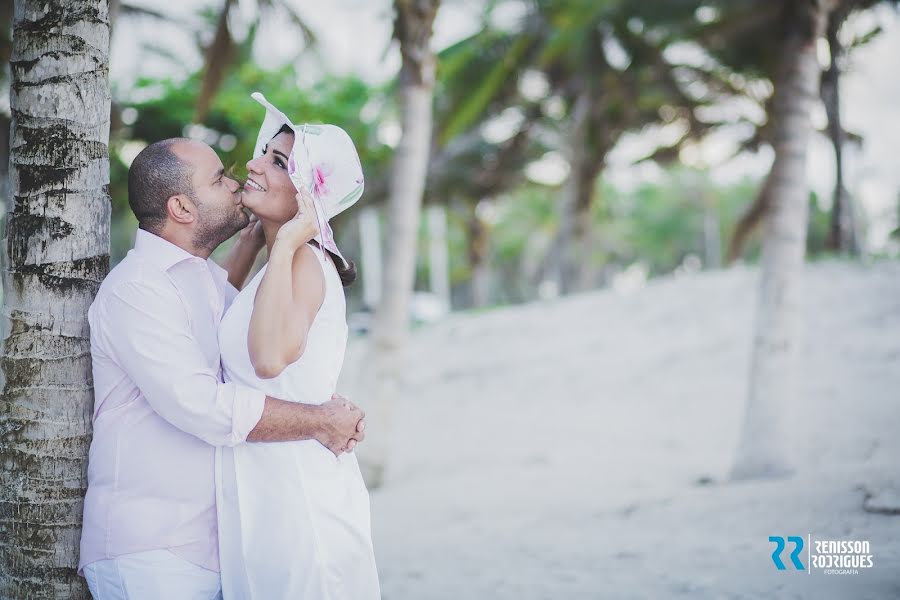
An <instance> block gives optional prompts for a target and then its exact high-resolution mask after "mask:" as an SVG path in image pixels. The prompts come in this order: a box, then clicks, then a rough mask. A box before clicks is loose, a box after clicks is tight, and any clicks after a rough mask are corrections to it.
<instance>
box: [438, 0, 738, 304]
mask: <svg viewBox="0 0 900 600" xmlns="http://www.w3.org/2000/svg"><path fill="white" fill-rule="evenodd" d="M525 4H526V5H527V6H528V8H529V10H528V13H527V15H526V16H525V17H524V18H523V19H521V21H520V22H519V23H517V24H515V25H514V27H513V28H512V30H510V31H503V30H496V29H494V28H492V27H491V26H488V25H486V26H485V27H484V28H483V29H482V30H481V31H480V32H478V33H476V34H475V35H473V36H471V37H470V38H468V39H466V40H464V41H463V42H460V43H459V44H457V46H460V48H459V49H448V52H449V53H450V56H448V61H449V63H450V65H451V66H450V67H448V69H447V70H448V71H450V72H451V74H450V76H449V79H450V80H451V81H453V82H455V85H450V86H448V87H449V95H448V94H446V93H444V94H442V96H449V98H442V100H441V103H443V104H450V105H451V106H452V107H453V110H450V111H446V112H447V113H448V116H447V117H446V118H445V119H444V120H443V121H442V126H441V127H440V130H439V133H438V141H439V144H447V143H449V142H450V140H452V139H454V138H455V136H458V135H460V134H461V133H464V132H466V131H469V130H470V128H473V127H479V126H481V125H482V123H483V122H484V120H485V115H493V114H497V113H498V112H500V111H501V110H503V109H504V108H508V107H517V108H519V109H520V112H523V113H524V110H522V104H521V103H522V102H523V99H522V98H521V96H519V95H518V94H517V92H516V90H517V86H516V84H517V82H518V81H519V78H520V77H521V76H522V75H523V74H524V73H525V72H527V71H529V70H530V71H536V72H539V73H542V74H543V76H544V77H545V78H546V80H547V81H548V83H549V86H548V87H549V89H550V90H552V92H551V95H555V96H556V97H557V99H560V100H562V101H563V104H564V106H565V117H564V118H563V119H564V122H563V123H554V122H552V120H550V119H544V121H545V123H544V125H546V126H547V127H548V128H550V129H555V130H557V132H558V136H557V137H558V138H559V141H560V144H559V146H560V150H562V151H563V152H564V153H565V154H566V156H567V159H568V162H569V166H570V174H569V178H568V180H567V182H566V185H565V186H564V188H563V191H562V198H561V203H560V211H559V213H560V227H559V232H558V234H557V236H556V241H555V242H554V243H553V244H552V245H551V252H550V253H549V254H548V256H547V257H546V260H545V264H544V266H543V268H542V271H544V272H545V273H546V272H555V277H556V278H557V279H558V280H559V283H560V287H561V288H562V290H563V291H570V290H575V289H580V288H583V287H586V285H587V284H588V281H589V279H590V276H591V274H592V270H591V265H590V250H591V244H590V242H591V234H592V231H591V229H592V224H591V214H592V205H593V202H594V200H595V187H596V181H597V178H598V176H599V175H600V173H602V171H603V169H604V166H605V164H606V157H607V154H608V153H609V151H610V150H611V149H612V148H613V147H614V146H615V145H616V143H617V142H618V141H619V139H620V138H621V137H622V135H624V134H625V133H626V132H628V131H635V130H640V129H642V128H643V127H645V126H647V125H650V124H654V123H657V122H659V121H660V109H663V108H665V109H666V111H667V112H668V113H669V114H675V115H677V116H676V117H673V118H677V119H678V120H679V121H682V122H684V123H685V125H686V128H685V129H686V131H685V134H684V136H683V137H682V138H681V139H680V140H679V141H678V142H677V143H676V144H674V145H673V146H672V147H667V148H663V149H662V150H664V151H665V152H659V153H654V155H652V157H651V158H653V159H661V158H662V157H663V155H664V154H666V153H667V155H668V156H672V155H673V153H674V152H675V151H676V150H677V149H678V148H679V147H680V145H681V144H683V143H685V142H687V141H688V140H691V139H696V138H698V137H702V135H704V133H705V132H706V131H708V130H709V129H711V128H713V127H715V126H716V125H717V123H705V122H702V121H701V120H699V119H698V118H697V117H696V116H695V110H696V109H697V108H698V107H701V106H703V105H705V104H708V103H710V102H711V100H712V98H697V97H693V96H692V95H690V94H688V93H686V92H685V90H684V89H683V88H682V84H681V82H680V81H679V78H678V76H677V75H678V74H679V73H678V70H679V69H682V68H684V67H682V66H681V65H677V64H672V63H671V62H670V61H669V60H668V59H667V58H666V56H665V53H664V51H665V50H666V48H667V46H668V45H670V44H672V43H674V42H676V41H678V40H679V37H678V35H677V34H678V33H679V32H680V30H681V29H684V23H685V22H686V21H692V20H693V18H694V11H695V8H696V6H697V5H698V4H699V2H683V3H677V5H676V6H672V4H673V3H664V2H658V3H645V4H642V5H635V4H633V3H628V2H624V1H622V0H604V1H596V0H577V1H565V2H563V1H559V0H539V1H535V2H526V3H525ZM635 20H639V21H640V22H641V23H642V24H645V25H642V27H645V29H646V31H644V30H641V29H638V30H635V28H634V26H633V21H635ZM651 31H652V35H651V34H650V33H651ZM661 34H662V35H661ZM609 46H615V47H617V48H619V49H620V51H621V53H622V54H623V55H624V56H623V57H621V58H620V60H622V59H624V60H627V61H628V64H627V68H625V67H626V65H623V64H612V63H611V61H610V60H608V58H607V48H608V47H609ZM451 51H452V52H451ZM698 71H699V70H698ZM704 75H707V74H704ZM707 76H708V75H707ZM720 87H721V86H720ZM454 89H455V90H456V93H455V94H454Z"/></svg>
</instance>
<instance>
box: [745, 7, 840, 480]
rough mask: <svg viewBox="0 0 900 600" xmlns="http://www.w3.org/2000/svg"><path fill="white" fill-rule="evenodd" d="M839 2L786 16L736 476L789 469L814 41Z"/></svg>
mask: <svg viewBox="0 0 900 600" xmlns="http://www.w3.org/2000/svg"><path fill="white" fill-rule="evenodd" d="M834 7H835V2H831V1H826V0H820V1H817V2H816V1H808V0H806V1H804V0H793V1H791V2H786V3H784V7H783V12H782V14H781V23H780V25H781V27H780V31H781V40H780V44H779V48H778V49H779V52H780V56H781V58H780V64H779V68H778V70H777V72H776V76H775V78H774V81H773V83H774V86H775V91H774V96H773V99H772V115H771V116H772V145H773V147H774V150H775V161H774V163H773V165H772V172H771V174H770V176H769V179H768V184H767V185H768V195H769V202H770V208H769V210H768V212H767V213H766V214H765V217H764V234H763V246H762V274H761V281H760V295H759V300H758V306H757V317H756V319H757V322H756V333H755V336H754V341H753V351H752V362H751V367H750V388H749V397H748V399H747V409H746V416H745V420H744V426H743V431H742V433H741V439H740V443H739V446H738V451H737V458H736V461H735V464H734V468H733V470H732V477H733V478H735V479H744V478H755V477H775V476H781V475H785V474H788V473H790V471H791V464H790V459H789V452H788V447H787V439H788V436H787V432H786V431H785V419H784V416H783V415H784V412H785V410H786V409H787V406H788V405H789V403H790V402H791V395H792V393H793V385H792V383H793V373H794V360H793V359H794V355H795V354H796V351H797V345H798V327H799V321H800V318H801V311H802V306H801V301H802V300H801V292H802V290H801V283H800V277H801V276H802V270H803V261H804V253H805V250H806V228H807V220H808V211H809V202H808V197H809V185H808V183H807V179H806V157H807V149H808V145H809V139H810V136H811V134H812V125H811V121H810V112H811V109H812V106H813V102H814V101H815V99H816V98H818V90H819V73H820V69H819V63H818V60H817V57H816V43H817V41H818V40H819V39H820V38H821V37H822V35H823V34H824V33H825V27H826V24H827V22H828V17H829V14H830V12H831V11H832V10H833V8H834Z"/></svg>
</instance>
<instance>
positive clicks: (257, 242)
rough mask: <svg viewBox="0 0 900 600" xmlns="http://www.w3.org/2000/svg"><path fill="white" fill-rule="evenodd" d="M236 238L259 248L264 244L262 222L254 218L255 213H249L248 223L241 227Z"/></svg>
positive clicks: (264, 237)
mask: <svg viewBox="0 0 900 600" xmlns="http://www.w3.org/2000/svg"><path fill="white" fill-rule="evenodd" d="M238 239H239V240H240V241H241V242H243V243H245V244H249V245H250V246H252V247H255V248H257V249H260V250H261V249H262V247H263V246H265V245H266V236H265V234H264V233H263V227H262V222H261V221H260V220H259V219H258V218H256V215H254V214H251V215H250V223H249V224H248V225H247V226H246V227H244V228H243V229H241V232H240V234H238Z"/></svg>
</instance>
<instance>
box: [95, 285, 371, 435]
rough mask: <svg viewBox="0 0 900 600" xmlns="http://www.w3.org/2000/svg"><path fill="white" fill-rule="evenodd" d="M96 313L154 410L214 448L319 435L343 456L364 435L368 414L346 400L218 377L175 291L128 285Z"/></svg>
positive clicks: (109, 342) (107, 339) (107, 338)
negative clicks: (291, 394)
mask: <svg viewBox="0 0 900 600" xmlns="http://www.w3.org/2000/svg"><path fill="white" fill-rule="evenodd" d="M98 310H99V315H98V316H99V317H100V319H102V321H101V322H103V323H104V325H105V326H104V327H102V328H100V330H99V332H98V333H100V335H102V337H103V341H104V343H105V344H106V345H107V346H108V347H109V349H110V351H111V352H112V354H113V355H114V356H115V358H116V362H117V363H118V364H119V366H120V367H121V368H122V369H123V371H125V373H126V374H128V376H129V378H130V379H131V380H132V381H133V382H134V383H135V385H136V386H137V387H138V388H139V389H140V390H141V392H142V393H143V395H144V398H146V400H147V402H148V403H149V404H150V406H151V407H152V408H153V410H154V411H156V413H157V414H159V415H160V416H161V417H162V418H163V419H165V420H166V421H168V422H169V423H171V424H172V425H174V426H175V427H177V428H179V429H181V430H182V431H184V432H186V433H189V434H191V435H194V436H196V437H198V438H200V439H202V440H203V441H205V442H207V443H209V444H211V445H214V446H234V445H236V444H240V443H242V442H244V441H246V440H248V438H249V439H250V441H260V442H262V441H272V442H275V441H288V440H305V439H316V440H318V441H319V442H321V443H322V445H324V446H326V447H327V448H328V449H329V450H331V451H332V452H335V453H339V452H340V451H343V450H345V449H347V450H349V449H352V447H353V445H354V444H355V443H356V442H355V441H354V439H355V440H357V441H361V440H362V439H363V437H364V434H363V433H362V430H361V429H359V428H360V427H361V426H362V423H361V419H362V416H363V415H362V411H360V410H359V409H358V408H356V407H355V406H353V405H352V403H350V402H348V401H346V400H344V399H343V398H338V399H335V400H332V401H329V402H326V403H325V404H323V405H321V406H313V405H305V404H298V403H293V402H286V401H284V400H278V399H276V398H270V397H266V396H265V394H263V393H262V392H260V391H258V390H254V389H251V388H247V387H244V386H240V385H237V384H235V383H231V382H228V383H222V382H220V381H219V378H218V372H217V371H216V370H215V369H212V368H210V367H209V366H208V365H207V363H206V357H205V356H204V354H203V349H202V348H201V347H200V345H199V344H198V342H197V340H196V338H195V337H194V335H193V332H192V331H191V328H190V323H189V321H188V317H187V313H186V312H185V309H184V307H183V305H182V303H181V299H180V298H179V297H178V294H177V293H176V292H175V290H174V289H168V288H165V287H158V286H154V285H149V284H143V283H127V284H123V285H120V286H119V287H118V288H116V289H115V290H114V291H113V292H112V294H111V295H110V297H108V298H107V299H106V300H105V302H104V303H103V304H102V305H101V306H100V307H98ZM358 429H359V430H358ZM250 434H252V436H251V435H250ZM351 438H353V439H351Z"/></svg>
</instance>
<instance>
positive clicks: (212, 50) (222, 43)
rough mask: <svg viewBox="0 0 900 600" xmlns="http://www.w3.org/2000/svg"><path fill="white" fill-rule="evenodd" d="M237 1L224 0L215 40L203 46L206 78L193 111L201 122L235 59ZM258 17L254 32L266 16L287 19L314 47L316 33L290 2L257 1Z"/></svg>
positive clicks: (214, 34) (196, 120)
mask: <svg viewBox="0 0 900 600" xmlns="http://www.w3.org/2000/svg"><path fill="white" fill-rule="evenodd" d="M237 4H238V3H237V1H236V0H224V2H223V4H222V8H221V9H220V10H219V12H218V14H217V15H216V17H215V21H216V29H215V32H214V33H213V37H212V41H211V42H210V43H209V45H207V46H206V48H205V49H204V64H203V81H202V83H201V84H200V93H199V95H198V96H197V106H196V109H195V114H194V122H196V123H202V122H203V121H204V120H205V119H206V115H207V112H208V111H209V108H210V106H212V103H213V100H214V99H215V97H216V94H217V93H218V91H219V88H220V87H221V86H222V82H223V81H224V79H225V74H226V71H227V70H228V68H229V67H231V66H232V64H233V61H234V60H235V58H236V56H235V51H236V46H237V42H236V41H235V38H234V33H233V32H232V30H231V24H230V21H231V18H232V10H233V9H234V7H235V6H236V5H237ZM253 14H254V15H256V18H255V20H254V21H253V22H252V23H250V30H251V31H253V30H255V29H256V27H257V26H258V25H259V23H260V21H261V20H262V19H263V18H264V17H274V18H284V19H286V20H287V21H288V22H289V23H291V24H293V25H294V26H296V28H297V31H298V32H299V33H300V36H301V37H302V38H303V41H304V42H305V43H306V45H307V47H314V45H315V42H316V36H315V34H314V33H313V31H312V29H310V27H309V26H308V25H307V24H306V21H305V20H304V19H303V17H302V16H301V15H300V13H298V12H297V11H296V10H295V9H294V8H293V6H292V5H291V3H290V2H287V1H286V0H256V10H255V11H253Z"/></svg>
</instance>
